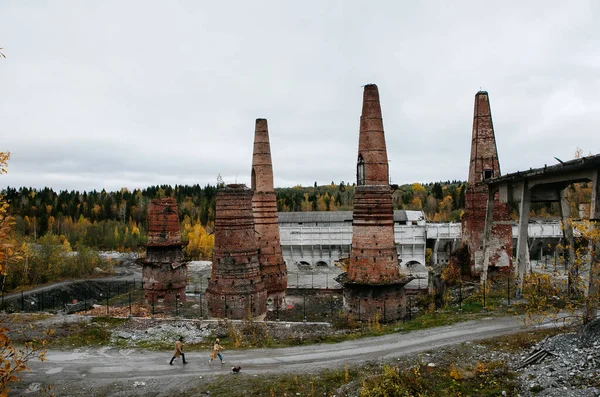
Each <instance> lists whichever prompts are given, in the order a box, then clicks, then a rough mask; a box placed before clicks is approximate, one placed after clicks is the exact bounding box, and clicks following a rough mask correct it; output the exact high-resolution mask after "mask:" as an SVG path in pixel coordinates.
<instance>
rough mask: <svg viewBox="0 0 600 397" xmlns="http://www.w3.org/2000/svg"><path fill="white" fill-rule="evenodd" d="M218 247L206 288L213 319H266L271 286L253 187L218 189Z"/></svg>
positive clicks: (235, 186)
mask: <svg viewBox="0 0 600 397" xmlns="http://www.w3.org/2000/svg"><path fill="white" fill-rule="evenodd" d="M214 234H215V246H214V250H213V263H212V272H211V278H210V281H209V283H208V288H207V289H206V300H207V304H208V313H209V316H210V317H213V318H229V319H244V318H253V319H257V320H261V319H264V317H265V315H266V312H267V309H266V301H267V289H266V287H265V283H264V282H263V280H262V277H261V274H260V265H259V259H258V257H259V254H258V244H257V241H256V237H255V235H256V231H255V228H254V215H253V212H252V190H250V189H248V188H247V187H246V186H245V185H238V184H235V185H227V186H226V187H224V188H220V189H219V190H218V192H217V202H216V211H215V233H214Z"/></svg>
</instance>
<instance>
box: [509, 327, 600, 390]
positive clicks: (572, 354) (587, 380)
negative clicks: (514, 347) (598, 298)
mask: <svg viewBox="0 0 600 397" xmlns="http://www.w3.org/2000/svg"><path fill="white" fill-rule="evenodd" d="M520 359H521V362H520V363H517V369H516V371H517V373H518V374H519V376H520V379H521V384H522V385H523V386H522V390H521V393H520V395H521V396H561V397H583V396H586V397H587V396H599V395H600V320H596V321H594V322H592V323H590V324H588V325H587V326H585V327H583V328H582V330H581V331H580V332H578V333H569V334H560V335H556V336H554V337H552V338H548V339H545V340H543V341H541V342H539V343H538V344H536V345H535V346H534V347H533V349H532V350H531V351H529V352H526V353H523V354H521V356H520Z"/></svg>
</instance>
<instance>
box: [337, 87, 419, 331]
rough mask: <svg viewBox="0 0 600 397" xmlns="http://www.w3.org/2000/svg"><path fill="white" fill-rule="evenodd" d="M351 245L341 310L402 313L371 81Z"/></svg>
mask: <svg viewBox="0 0 600 397" xmlns="http://www.w3.org/2000/svg"><path fill="white" fill-rule="evenodd" d="M356 179H357V181H356V182H357V183H356V190H355V196H354V211H353V219H352V249H351V252H350V258H349V263H348V269H347V273H345V274H343V275H342V276H341V277H340V278H339V280H340V282H341V284H342V286H343V294H344V310H345V311H346V313H349V314H352V315H353V316H354V317H355V318H356V319H358V320H359V321H360V320H370V319H372V318H375V317H376V316H377V317H378V318H379V320H381V321H394V320H397V319H399V318H402V317H404V314H405V306H406V305H405V289H404V286H405V285H406V284H407V283H408V282H409V281H410V277H408V275H405V274H401V273H400V270H399V266H398V255H397V252H396V245H395V242H394V213H393V206H392V191H391V187H390V185H389V171H388V158H387V151H386V144H385V136H384V131H383V119H382V116H381V106H380V104H379V91H378V89H377V86H376V85H375V84H369V85H366V86H365V87H364V96H363V107H362V116H361V118H360V133H359V142H358V160H357V170H356Z"/></svg>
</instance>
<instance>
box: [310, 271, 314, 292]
mask: <svg viewBox="0 0 600 397" xmlns="http://www.w3.org/2000/svg"><path fill="white" fill-rule="evenodd" d="M314 288H315V274H314V273H313V272H310V289H314Z"/></svg>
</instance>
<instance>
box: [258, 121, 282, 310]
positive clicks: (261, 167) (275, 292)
mask: <svg viewBox="0 0 600 397" xmlns="http://www.w3.org/2000/svg"><path fill="white" fill-rule="evenodd" d="M252 190H253V195H252V212H253V214H254V230H255V231H256V240H257V244H258V248H259V263H260V274H261V276H262V279H263V282H264V284H265V287H266V289H267V307H268V308H269V309H271V310H272V309H275V310H278V309H281V308H285V305H284V301H285V291H286V289H287V269H286V265H285V262H284V260H283V254H282V252H281V243H280V237H279V223H278V218H277V195H276V194H275V190H274V188H273V165H272V163H271V146H270V144H269V129H268V125H267V120H266V119H256V129H255V132H254V152H253V155H252Z"/></svg>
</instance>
